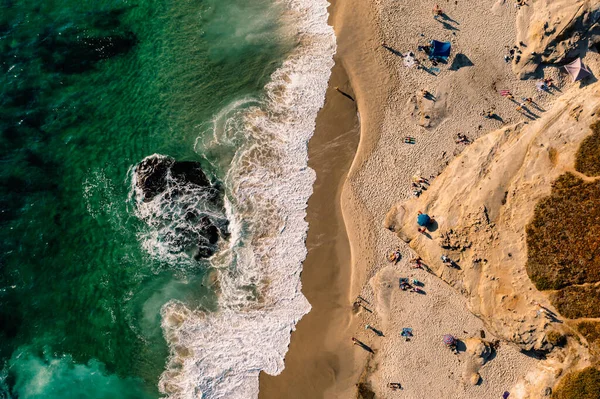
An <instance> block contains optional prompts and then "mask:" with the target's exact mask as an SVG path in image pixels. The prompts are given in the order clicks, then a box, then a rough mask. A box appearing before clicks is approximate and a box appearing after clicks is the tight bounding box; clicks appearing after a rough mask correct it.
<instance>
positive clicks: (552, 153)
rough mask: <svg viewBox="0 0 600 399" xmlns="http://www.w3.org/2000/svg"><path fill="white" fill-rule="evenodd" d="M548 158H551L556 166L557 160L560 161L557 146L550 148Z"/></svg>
mask: <svg viewBox="0 0 600 399" xmlns="http://www.w3.org/2000/svg"><path fill="white" fill-rule="evenodd" d="M548 158H550V162H551V163H552V165H554V166H556V162H557V161H558V151H556V148H554V147H550V148H548Z"/></svg>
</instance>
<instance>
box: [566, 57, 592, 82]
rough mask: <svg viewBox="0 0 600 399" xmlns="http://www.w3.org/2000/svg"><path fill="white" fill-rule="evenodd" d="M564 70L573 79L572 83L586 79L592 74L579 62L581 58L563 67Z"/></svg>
mask: <svg viewBox="0 0 600 399" xmlns="http://www.w3.org/2000/svg"><path fill="white" fill-rule="evenodd" d="M565 69H566V70H567V72H568V73H569V75H571V77H572V78H573V82H577V81H578V80H581V79H583V78H586V77H588V76H590V75H591V74H592V73H591V72H590V70H589V69H587V68H586V66H585V65H583V62H581V58H577V59H576V60H575V61H573V62H571V63H570V64H567V65H565Z"/></svg>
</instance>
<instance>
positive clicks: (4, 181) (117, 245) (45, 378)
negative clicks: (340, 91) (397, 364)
mask: <svg viewBox="0 0 600 399" xmlns="http://www.w3.org/2000/svg"><path fill="white" fill-rule="evenodd" d="M282 13H283V9H282V7H281V6H275V5H274V3H273V2H272V1H271V0H253V1H246V0H196V1H191V0H177V1H173V0H163V1H158V0H138V1H118V0H107V1H84V0H77V1H75V0H63V1H52V0H48V1H43V2H40V1H33V0H2V1H0V61H1V62H0V68H1V69H2V74H1V75H0V104H1V106H0V115H1V118H0V133H1V134H0V162H1V168H0V227H1V228H0V242H1V245H2V247H1V253H0V370H1V371H0V398H17V397H18V398H20V399H32V398H36V399H37V398H40V399H41V398H44V399H53V398H156V397H159V396H161V395H160V393H159V390H158V382H159V378H160V376H161V373H163V371H164V370H165V367H166V364H167V358H168V356H169V353H170V352H169V346H168V344H167V342H166V341H165V338H164V335H163V330H162V329H161V307H163V305H164V304H165V303H167V302H168V301H172V300H177V301H180V303H183V304H185V305H186V306H187V308H190V309H196V308H202V309H205V310H209V311H215V310H217V308H218V306H219V305H218V297H217V295H216V292H215V288H214V286H211V285H210V284H208V283H207V280H208V279H209V277H208V275H209V271H210V268H211V266H210V265H209V264H208V263H207V262H178V261H177V260H171V259H164V258H161V257H157V256H153V255H152V254H150V253H149V252H148V251H146V250H145V249H144V247H143V245H142V244H143V242H142V241H143V240H141V238H140V237H143V235H144V234H145V233H146V232H147V231H146V230H147V229H148V226H147V225H146V224H145V223H144V222H143V221H141V220H140V219H139V218H137V217H136V216H135V210H134V209H133V208H134V204H133V201H132V199H131V172H130V171H131V168H132V167H133V166H134V165H135V164H137V163H138V162H140V161H141V160H142V159H143V158H144V157H146V156H149V155H151V154H154V153H159V154H165V155H168V156H171V157H173V158H175V159H177V160H194V161H200V162H202V164H203V165H204V169H205V171H206V172H207V173H208V174H209V175H210V176H211V177H212V178H213V180H219V181H225V180H226V178H227V174H228V170H229V165H230V163H231V161H232V160H233V159H234V158H235V154H236V150H237V148H238V147H239V146H240V145H243V139H240V140H238V141H236V140H233V141H231V142H229V143H228V145H220V146H217V147H211V148H208V147H205V146H204V144H203V143H205V142H206V141H207V140H208V139H210V137H211V135H213V134H214V131H213V130H214V123H213V120H214V118H215V115H218V114H219V112H222V110H223V109H226V108H227V106H229V105H230V104H232V103H235V102H236V101H239V100H240V99H245V100H244V101H242V103H243V104H246V103H248V104H252V102H253V101H261V98H262V97H263V96H264V87H265V84H266V83H267V82H268V81H269V79H270V76H271V74H272V73H273V72H274V71H276V69H277V68H279V67H280V66H281V64H282V62H283V60H284V59H285V57H286V56H287V55H288V54H289V53H290V52H291V51H293V50H294V48H296V46H297V42H296V40H295V39H294V35H288V34H286V33H285V26H284V24H283V23H282Z"/></svg>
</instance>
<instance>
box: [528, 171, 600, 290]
mask: <svg viewBox="0 0 600 399" xmlns="http://www.w3.org/2000/svg"><path fill="white" fill-rule="evenodd" d="M526 231H527V251H528V253H527V254H528V260H527V273H528V274H529V277H530V278H531V280H532V281H533V283H534V284H535V286H536V287H537V288H538V289H539V290H549V289H554V290H558V289H561V288H564V287H568V286H570V285H573V284H583V283H594V282H597V281H600V181H596V182H592V183H586V182H584V181H583V180H581V179H579V178H577V177H575V176H574V175H573V174H571V173H566V174H564V175H562V176H560V177H559V178H558V179H557V180H556V181H555V182H554V184H553V185H552V193H551V195H550V196H549V197H546V198H544V199H543V200H541V201H540V202H539V203H538V204H537V206H536V208H535V213H534V218H533V221H532V222H531V223H530V224H529V225H528V226H527V229H526Z"/></svg>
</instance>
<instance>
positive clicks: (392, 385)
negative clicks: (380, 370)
mask: <svg viewBox="0 0 600 399" xmlns="http://www.w3.org/2000/svg"><path fill="white" fill-rule="evenodd" d="M388 388H391V389H392V390H393V391H395V390H397V389H402V385H400V383H398V382H390V383H388Z"/></svg>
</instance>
